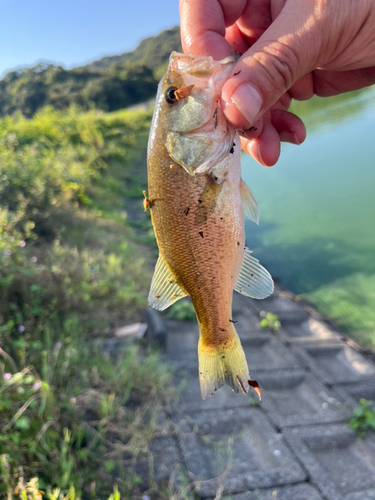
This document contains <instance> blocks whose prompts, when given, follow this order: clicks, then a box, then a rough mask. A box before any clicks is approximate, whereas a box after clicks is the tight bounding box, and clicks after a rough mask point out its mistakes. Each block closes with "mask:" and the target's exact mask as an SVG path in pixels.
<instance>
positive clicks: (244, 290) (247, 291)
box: [235, 248, 273, 299]
mask: <svg viewBox="0 0 375 500" xmlns="http://www.w3.org/2000/svg"><path fill="white" fill-rule="evenodd" d="M235 291H236V292H239V293H241V294H242V295H246V296H247V297H252V298H253V299H265V298H266V297H268V296H269V295H271V293H272V292H273V280H272V278H271V275H270V273H269V272H268V271H267V270H266V269H264V267H263V266H261V265H260V264H259V261H258V260H257V259H254V257H252V256H251V250H249V249H248V248H245V253H244V256H243V261H242V266H241V270H240V274H239V276H238V281H237V285H236V288H235Z"/></svg>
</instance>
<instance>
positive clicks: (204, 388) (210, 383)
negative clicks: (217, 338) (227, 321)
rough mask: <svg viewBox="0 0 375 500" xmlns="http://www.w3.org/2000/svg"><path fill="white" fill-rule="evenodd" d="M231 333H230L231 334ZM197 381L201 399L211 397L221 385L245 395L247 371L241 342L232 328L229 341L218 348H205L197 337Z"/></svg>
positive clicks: (247, 383)
mask: <svg viewBox="0 0 375 500" xmlns="http://www.w3.org/2000/svg"><path fill="white" fill-rule="evenodd" d="M231 333H232V332H231ZM198 357H199V381H200V385H201V394H202V398H203V399H206V397H207V396H212V395H213V394H214V393H215V392H216V391H218V390H219V389H220V388H221V387H222V386H223V385H229V386H230V387H231V388H232V389H233V390H234V391H235V392H240V391H241V392H242V393H243V394H246V393H247V392H248V390H249V387H250V386H249V382H248V381H249V380H250V376H249V369H248V367H247V361H246V357H245V353H244V352H243V348H242V345H241V341H240V339H239V337H238V335H237V332H236V330H235V328H234V327H233V335H231V338H230V340H228V341H224V342H223V343H222V344H220V345H218V346H215V347H213V346H207V345H206V344H205V343H204V342H203V337H202V335H200V336H199V344H198Z"/></svg>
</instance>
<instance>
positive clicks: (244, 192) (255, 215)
mask: <svg viewBox="0 0 375 500" xmlns="http://www.w3.org/2000/svg"><path fill="white" fill-rule="evenodd" d="M240 190H241V199H242V208H243V213H244V216H245V217H247V218H248V219H249V220H251V221H253V222H255V224H259V209H258V203H257V200H256V198H255V195H254V193H253V192H252V191H251V189H250V188H249V186H248V185H247V184H246V183H245V182H244V181H243V180H242V179H241V187H240Z"/></svg>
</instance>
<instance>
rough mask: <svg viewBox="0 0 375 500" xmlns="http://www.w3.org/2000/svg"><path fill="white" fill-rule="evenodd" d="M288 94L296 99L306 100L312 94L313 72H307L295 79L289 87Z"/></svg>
mask: <svg viewBox="0 0 375 500" xmlns="http://www.w3.org/2000/svg"><path fill="white" fill-rule="evenodd" d="M288 92H289V94H290V96H291V97H292V98H293V99H296V100H297V101H307V100H308V99H311V98H312V96H313V95H314V77H313V73H311V72H310V73H307V74H306V75H303V76H302V77H301V78H300V79H299V80H297V81H296V82H295V83H294V84H293V85H292V86H291V87H290V89H289V91H288Z"/></svg>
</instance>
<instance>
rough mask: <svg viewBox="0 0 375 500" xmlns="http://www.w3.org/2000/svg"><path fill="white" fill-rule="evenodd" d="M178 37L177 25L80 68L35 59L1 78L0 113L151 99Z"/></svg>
mask: <svg viewBox="0 0 375 500" xmlns="http://www.w3.org/2000/svg"><path fill="white" fill-rule="evenodd" d="M179 37H180V30H179V27H178V26H176V27H175V28H173V29H172V30H166V31H163V32H162V33H160V34H159V35H158V36H156V37H151V38H147V39H145V40H142V42H141V43H140V44H139V46H138V47H137V48H136V49H135V50H134V51H133V52H127V53H125V54H122V55H120V56H113V57H105V58H103V59H101V60H100V61H96V62H94V63H92V64H90V65H88V66H83V67H81V68H75V69H72V70H66V69H64V68H62V67H61V66H53V65H51V64H39V65H37V66H35V67H33V68H22V69H18V70H15V71H11V72H9V73H7V74H6V75H5V76H4V78H3V80H1V81H0V116H6V115H12V114H14V113H16V112H18V111H20V112H21V113H22V114H23V115H24V116H26V117H29V118H30V117H32V116H33V115H34V113H35V112H36V111H38V110H39V109H41V108H43V107H45V106H53V107H54V108H55V109H66V108H68V107H69V106H71V105H77V106H79V107H80V108H83V109H86V110H88V109H93V108H95V109H100V110H103V111H115V110H118V109H122V108H125V107H128V106H131V105H133V104H137V103H140V102H143V101H145V100H147V99H150V98H152V97H153V96H154V95H155V92H156V88H157V83H158V81H159V80H160V78H161V76H162V73H163V72H164V71H165V68H166V66H167V62H168V59H169V55H170V53H171V52H172V50H181V42H180V38H179Z"/></svg>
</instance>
